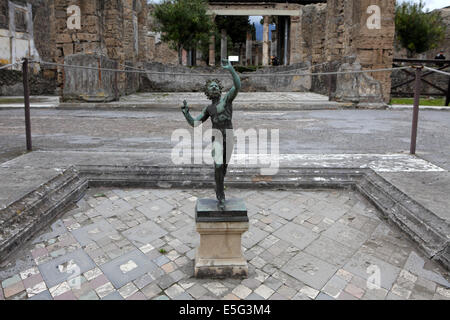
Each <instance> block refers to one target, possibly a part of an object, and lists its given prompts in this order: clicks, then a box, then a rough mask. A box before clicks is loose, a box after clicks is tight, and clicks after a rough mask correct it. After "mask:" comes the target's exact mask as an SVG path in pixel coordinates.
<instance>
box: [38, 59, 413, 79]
mask: <svg viewBox="0 0 450 320" xmlns="http://www.w3.org/2000/svg"><path fill="white" fill-rule="evenodd" d="M32 62H33V63H39V64H45V65H53V66H59V67H64V68H75V69H86V70H96V71H100V70H101V71H110V72H125V73H141V74H147V75H151V74H155V75H166V76H167V75H173V76H190V77H192V76H199V77H229V75H228V74H211V73H183V72H158V71H150V70H142V69H137V68H134V67H130V66H125V67H127V68H133V69H136V70H120V69H109V68H98V67H89V66H76V65H68V64H61V63H55V62H47V61H32ZM408 68H410V67H409V66H404V67H397V68H383V69H374V70H357V71H334V72H318V73H313V72H308V73H263V74H248V73H239V75H240V76H241V77H273V76H282V77H288V76H289V77H292V76H320V75H338V74H356V73H372V72H386V71H396V70H402V69H408ZM297 70H300V69H297ZM287 72H292V70H290V71H287Z"/></svg>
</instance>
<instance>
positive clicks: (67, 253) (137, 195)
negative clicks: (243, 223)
mask: <svg viewBox="0 0 450 320" xmlns="http://www.w3.org/2000/svg"><path fill="white" fill-rule="evenodd" d="M234 119H235V121H234V124H235V128H242V129H244V130H247V129H251V128H254V129H257V130H259V129H268V130H271V129H279V130H280V131H279V132H280V165H281V166H284V167H290V166H291V167H334V168H340V167H341V168H371V169H372V170H374V171H375V172H376V173H377V174H379V175H380V176H382V177H383V178H384V179H386V180H387V181H389V182H390V183H392V184H393V185H394V186H395V187H397V188H398V189H400V190H401V191H402V192H404V193H406V194H407V195H408V196H409V197H411V198H412V199H414V200H415V201H417V202H418V203H420V204H421V205H423V206H424V207H425V208H427V209H429V210H430V211H432V212H433V214H435V215H437V216H439V217H440V218H442V219H444V220H446V221H447V222H448V221H450V211H448V207H449V206H450V198H449V197H448V194H449V193H450V173H449V172H448V170H449V169H450V157H449V154H450V143H448V141H450V113H449V112H445V111H422V112H421V113H420V120H419V134H418V153H417V156H411V155H408V154H407V150H408V149H409V138H410V133H411V132H410V127H411V112H410V111H393V110H315V111H287V110H285V111H283V110H279V111H274V110H267V111H262V110H256V111H250V110H249V111H246V110H239V109H237V110H236V111H235V112H234ZM179 128H186V129H188V126H187V124H186V123H185V120H184V118H183V117H182V115H181V113H180V112H174V110H156V109H155V110H152V111H130V110H128V111H126V110H125V111H118V110H95V109H93V110H55V109H32V133H33V146H34V150H35V151H33V152H31V153H27V154H24V151H23V150H24V148H25V135H24V120H23V110H18V109H12V110H0V150H1V151H0V181H2V183H1V185H0V209H2V208H5V207H6V206H8V205H9V204H11V203H12V202H14V201H15V200H17V199H18V198H20V197H22V196H23V195H25V194H27V193H28V192H30V191H32V190H34V189H36V188H37V187H38V186H40V185H42V184H43V183H45V182H47V181H48V180H50V179H52V178H53V177H55V176H56V175H58V174H60V173H61V172H62V171H63V170H64V169H65V168H68V167H69V166H70V165H86V164H88V165H89V164H95V165H101V164H104V165H132V166H133V165H135V166H136V165H168V164H172V162H170V161H171V157H170V152H171V150H172V148H173V147H174V145H175V144H176V143H177V142H178V141H172V140H171V135H172V133H173V132H174V130H176V129H179ZM208 128H210V124H209V123H207V124H205V125H204V130H205V131H206V129H208ZM205 141H206V140H205ZM235 155H236V154H235ZM232 170H233V167H232V166H231V167H230V172H232ZM231 174H232V173H231ZM228 192H229V194H230V196H232V195H233V196H239V197H243V198H244V199H245V201H246V203H247V205H248V208H249V214H251V215H252V216H251V227H250V231H249V233H248V234H249V235H250V234H251V235H252V236H251V237H250V238H251V239H258V238H259V237H261V238H260V239H259V240H257V242H254V243H253V242H252V243H249V241H252V240H248V239H247V240H245V243H244V247H245V248H246V251H245V255H246V257H247V258H248V259H249V262H250V277H249V279H247V280H242V281H237V280H225V281H211V280H195V279H193V278H192V274H191V273H192V267H193V265H192V259H193V254H194V251H193V249H194V247H195V245H194V244H195V233H194V223H193V219H192V215H193V205H194V203H195V202H194V199H195V198H196V197H205V196H206V195H207V196H209V197H213V195H212V192H210V191H206V192H205V191H202V190H184V191H181V190H171V191H168V190H116V189H114V190H91V191H89V194H88V195H87V196H86V197H85V198H84V200H81V201H80V202H79V203H78V206H79V207H78V208H75V209H74V210H72V211H71V212H68V213H67V214H66V215H65V216H64V217H62V218H61V219H60V220H58V221H57V222H55V224H54V225H53V226H52V228H51V229H49V230H47V231H46V232H45V233H46V234H41V235H40V236H39V237H37V238H36V239H35V240H34V241H33V242H34V243H33V244H31V245H30V247H28V248H24V249H21V250H20V251H19V252H18V253H17V255H16V256H12V257H11V258H9V259H8V260H7V263H6V264H3V265H2V266H0V269H1V270H0V280H1V286H2V290H0V291H1V296H0V299H2V298H6V299H16V298H17V299H22V298H35V299H37V298H45V297H47V298H56V297H58V296H59V298H63V299H64V298H83V299H84V298H92V299H96V298H105V297H107V295H104V293H106V292H107V293H108V295H109V294H112V296H111V297H112V298H131V297H133V298H146V299H149V298H159V299H165V298H180V297H184V298H189V297H191V298H194V299H200V298H218V299H219V298H225V297H226V298H227V299H228V298H235V297H239V298H248V299H253V298H260V297H262V298H269V299H270V298H271V299H276V298H281V297H284V298H290V299H293V298H296V299H297V298H299V299H303V298H314V299H321V298H329V297H331V298H340V299H346V298H349V299H350V298H363V299H369V298H375V297H376V298H379V299H384V298H387V299H394V298H400V299H401V298H403V299H406V298H412V299H417V298H420V297H422V298H423V299H444V298H448V297H449V291H448V290H449V287H448V286H449V284H448V280H449V279H448V273H446V272H445V271H443V270H442V269H440V267H439V266H437V265H436V264H435V263H434V262H433V261H429V260H427V259H426V258H424V257H423V256H422V255H421V254H420V253H419V252H418V251H417V250H415V249H414V248H415V247H414V245H413V244H412V243H411V242H409V240H407V239H406V235H404V234H402V233H401V232H400V231H398V230H396V229H395V228H393V227H391V226H389V225H387V224H386V222H385V221H382V220H380V219H379V218H378V217H377V214H376V210H375V209H374V208H373V207H371V206H370V205H368V204H367V203H366V202H365V200H364V199H362V198H361V199H360V196H359V195H358V194H354V193H353V192H350V191H345V190H344V191H336V190H333V191H323V192H322V191H320V192H319V191H316V192H311V193H309V192H308V193H307V195H308V197H307V198H308V199H310V200H305V197H304V194H305V193H303V192H299V193H298V195H296V194H297V192H275V191H273V192H269V193H268V194H269V196H267V195H266V191H264V192H260V191H256V190H242V191H240V190H229V191H228ZM103 194H104V195H103ZM302 194H303V196H302ZM297 198H298V199H297ZM267 199H269V200H267ZM302 199H303V200H302ZM344 199H347V200H345V201H344ZM271 200H273V201H274V202H271ZM186 203H188V204H189V205H190V206H191V208H190V211H189V212H187V211H186V208H184V209H183V208H182V206H183V205H185V204H186ZM361 203H362V204H363V205H361ZM102 204H103V205H102ZM277 204H278V207H277ZM282 205H283V206H282ZM284 205H286V207H284ZM359 206H362V208H360V209H355V208H359ZM142 207H146V208H147V209H148V208H149V210H150V211H148V210H147V211H145V209H143V208H142ZM152 207H158V210H160V209H161V210H160V213H157V214H156V216H154V215H155V213H154V212H153V213H152V212H151V208H152ZM180 207H181V208H180ZM138 208H141V210H139V209H138ZM292 208H295V209H296V210H297V209H298V210H299V211H298V212H296V217H293V216H291V215H290V214H289V210H291V212H292ZM122 209H124V210H125V209H126V210H125V211H123V210H122ZM142 211H145V212H142ZM108 212H109V213H108ZM111 212H113V213H114V214H113V215H110V214H111ZM310 214H312V215H311V216H309V215H310ZM158 215H159V216H160V217H159V216H158ZM329 215H331V216H329ZM302 217H303V218H302ZM348 218H349V219H348ZM97 222H99V224H97V225H94V226H90V227H88V225H92V224H95V223H97ZM119 222H120V223H119ZM353 222H355V223H353ZM140 226H141V227H142V230H138V231H136V230H133V231H129V232H127V231H128V229H131V228H137V229H139V227H140ZM364 226H366V227H364ZM369 226H372V227H373V229H371V228H372V227H369ZM84 227H86V228H85V229H83V228H84ZM183 227H184V228H187V227H190V228H191V229H190V231H191V233H190V236H189V232H187V229H186V230H182V231H181V232H178V233H176V232H177V231H179V230H181V229H182V228H183ZM284 227H285V229H281V228H284ZM364 228H368V229H364ZM78 229H80V230H81V231H77V230H78ZM280 230H282V231H280ZM328 230H331V231H328ZM253 231H254V232H255V234H253V233H252V232H253ZM285 232H287V233H288V234H289V233H291V235H292V237H290V239H286V237H283V234H285ZM154 233H155V234H156V235H157V238H153V239H151V238H152V236H151V235H152V234H154ZM133 234H138V235H139V237H138V238H141V237H142V238H143V239H144V238H146V236H147V235H149V238H147V240H148V241H144V242H145V243H141V244H138V243H136V241H138V240H139V239H136V237H133ZM300 234H301V235H305V237H304V239H305V242H301V241H300V240H301V239H303V236H302V237H300V238H299V235H300ZM360 234H363V235H364V236H361V237H358V235H360ZM111 235H112V236H113V238H110V236H111ZM296 235H297V236H296ZM339 235H341V236H342V237H339ZM353 236H355V237H356V238H357V239H353V238H352V237H353ZM188 237H191V238H188ZM91 238H92V239H91ZM133 238H134V240H133ZM347 238H348V239H347ZM372 238H373V239H372ZM296 239H297V240H299V241H296ZM293 240H295V242H292V241H293ZM270 241H273V243H270ZM180 243H181V244H180ZM246 243H247V244H246ZM108 245H109V246H108ZM104 247H106V248H104ZM180 247H181V248H180ZM329 248H334V249H333V250H332V251H333V252H331V253H330V252H329V251H327V250H329ZM160 249H164V250H165V252H166V253H163V254H161V253H160V252H159V250H160ZM187 249H188V250H187ZM269 250H270V251H269ZM91 251H95V253H93V254H92V252H91ZM327 252H328V254H329V256H327ZM33 253H34V254H33ZM96 254H99V255H96ZM127 254H130V256H127ZM98 257H103V258H99V259H97V258H98ZM172 258H173V259H172ZM41 259H42V261H41ZM115 259H117V260H115ZM155 259H161V260H162V261H163V262H165V263H164V264H161V265H158V263H157V261H156V260H155ZM166 259H168V260H166ZM113 260H115V261H114V263H115V264H114V263H112V264H107V263H108V262H111V261H113ZM158 261H159V260H158ZM305 261H307V262H305ZM41 262H42V266H41ZM77 262H78V263H77ZM159 262H160V263H162V262H161V261H159ZM8 263H9V264H8ZM289 263H290V264H289ZM105 264H106V266H104V265H105ZM293 264H295V265H298V266H301V267H300V268H297V271H296V270H294V269H293V268H292V265H293ZM74 265H77V266H78V267H80V268H81V270H82V271H81V273H82V275H83V276H82V277H81V278H80V280H81V282H82V283H83V286H84V287H83V289H82V290H81V291H80V292H78V291H77V289H75V290H74V288H73V287H72V285H73V281H68V278H67V277H65V276H64V275H61V274H63V273H64V271H67V270H72V268H73V267H74ZM141 265H144V266H143V269H141V268H140V266H141ZM371 265H376V266H378V267H379V268H380V272H381V279H382V282H381V289H378V290H375V291H373V289H372V290H369V289H368V287H367V283H366V282H365V281H366V280H367V277H368V276H369V273H367V271H368V270H367V268H368V267H370V266H371ZM117 266H118V268H119V270H120V272H122V274H127V273H128V272H129V278H127V277H123V276H122V278H126V279H129V280H130V281H128V282H127V283H119V282H117V281H116V280H117V279H116V278H117V274H118V273H117V272H119V271H118V269H117ZM163 266H165V267H164V268H162V267H163ZM290 266H291V267H290ZM121 267H122V268H121ZM55 270H57V271H58V270H59V271H58V272H59V273H56V272H55ZM142 270H145V272H144V273H140V272H141V271H142ZM371 270H372V272H373V270H376V269H371ZM369 271H370V270H369ZM153 272H154V273H153ZM136 274H139V275H137V276H136ZM312 274H314V276H313V277H311V275H312ZM146 275H147V276H146ZM169 275H170V277H169ZM115 277H116V278H115ZM311 278H312V279H311ZM27 279H28V280H27ZM161 279H162V280H161ZM314 279H317V281H318V282H315V281H314ZM383 279H384V280H383ZM386 279H387V280H386ZM93 280H95V281H94V282H93V283H92V281H93ZM276 280H277V281H278V282H277V281H276ZM386 281H387V282H386ZM100 283H101V284H100ZM280 283H281V284H280ZM99 284H100V285H99ZM102 286H103V288H102V289H99V287H102ZM145 288H147V289H145ZM424 288H425V289H424ZM27 289H28V290H27ZM144 289H145V290H144ZM167 290H168V291H167ZM189 290H190V291H189ZM205 290H206V291H205ZM333 290H334V291H333ZM233 291H234V292H233ZM294 291H295V292H294ZM99 292H102V293H99ZM194 292H196V293H194ZM338 292H339V294H338ZM64 294H65V295H64ZM33 295H34V296H33Z"/></svg>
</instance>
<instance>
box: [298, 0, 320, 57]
mask: <svg viewBox="0 0 450 320" xmlns="http://www.w3.org/2000/svg"><path fill="white" fill-rule="evenodd" d="M326 8H327V6H326V4H324V3H320V4H312V5H306V6H303V7H302V14H301V16H300V22H301V23H299V24H298V26H297V27H298V30H299V32H297V33H295V36H296V40H295V41H296V42H297V44H298V46H297V50H298V52H297V53H295V54H294V55H292V53H291V63H292V61H294V60H298V61H310V62H311V63H312V64H317V63H321V62H323V61H324V58H325V57H324V54H323V50H324V45H325V29H324V26H325V24H326ZM291 21H292V19H291ZM293 49H294V48H291V51H292V50H293ZM292 57H295V59H293V58H292ZM298 61H296V62H298Z"/></svg>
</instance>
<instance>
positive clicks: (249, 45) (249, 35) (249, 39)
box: [245, 31, 252, 66]
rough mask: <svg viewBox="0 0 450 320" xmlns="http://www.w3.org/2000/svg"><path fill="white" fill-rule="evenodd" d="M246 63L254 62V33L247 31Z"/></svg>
mask: <svg viewBox="0 0 450 320" xmlns="http://www.w3.org/2000/svg"><path fill="white" fill-rule="evenodd" d="M245 64H246V65H247V66H248V65H251V64H252V33H251V32H250V31H247V40H246V41H245Z"/></svg>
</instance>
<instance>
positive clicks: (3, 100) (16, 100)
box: [0, 98, 23, 104]
mask: <svg viewBox="0 0 450 320" xmlns="http://www.w3.org/2000/svg"><path fill="white" fill-rule="evenodd" d="M10 103H23V98H0V104H10Z"/></svg>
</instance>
